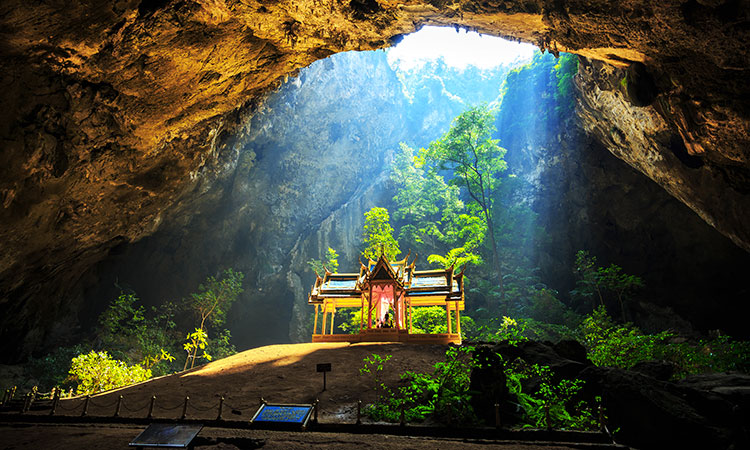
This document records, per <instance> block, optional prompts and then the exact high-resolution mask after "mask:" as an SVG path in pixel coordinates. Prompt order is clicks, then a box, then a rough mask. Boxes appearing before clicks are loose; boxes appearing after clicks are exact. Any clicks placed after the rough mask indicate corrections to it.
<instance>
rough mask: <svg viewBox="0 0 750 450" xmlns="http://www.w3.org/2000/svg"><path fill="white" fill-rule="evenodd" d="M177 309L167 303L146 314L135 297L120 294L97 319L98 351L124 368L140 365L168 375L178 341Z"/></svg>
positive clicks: (132, 294) (133, 295)
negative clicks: (124, 364) (106, 354)
mask: <svg viewBox="0 0 750 450" xmlns="http://www.w3.org/2000/svg"><path fill="white" fill-rule="evenodd" d="M176 308H177V307H176V305H174V304H173V303H171V302H166V303H164V304H162V305H161V306H160V307H159V308H151V311H150V312H149V313H147V312H146V308H145V307H144V306H143V305H140V304H139V299H138V297H137V296H136V295H135V294H134V293H125V292H123V293H121V294H120V295H119V296H118V297H117V298H116V299H115V300H114V301H113V302H112V303H110V305H109V306H108V307H107V309H106V310H105V311H104V312H103V313H102V314H101V315H100V316H99V329H98V333H97V336H98V344H99V345H98V347H99V348H102V349H106V350H107V351H108V352H109V353H110V354H111V355H112V356H113V357H114V358H115V359H118V360H121V361H124V362H125V363H127V364H134V363H140V364H141V365H143V366H146V367H148V368H149V369H152V370H154V371H155V372H156V373H158V374H160V375H161V374H164V373H167V372H168V371H169V370H170V369H171V365H170V364H169V363H171V362H172V361H173V360H174V358H173V357H172V355H171V354H170V351H171V350H173V349H174V347H175V343H176V340H177V336H176V332H175V327H176V324H175V320H174V318H175V312H176Z"/></svg>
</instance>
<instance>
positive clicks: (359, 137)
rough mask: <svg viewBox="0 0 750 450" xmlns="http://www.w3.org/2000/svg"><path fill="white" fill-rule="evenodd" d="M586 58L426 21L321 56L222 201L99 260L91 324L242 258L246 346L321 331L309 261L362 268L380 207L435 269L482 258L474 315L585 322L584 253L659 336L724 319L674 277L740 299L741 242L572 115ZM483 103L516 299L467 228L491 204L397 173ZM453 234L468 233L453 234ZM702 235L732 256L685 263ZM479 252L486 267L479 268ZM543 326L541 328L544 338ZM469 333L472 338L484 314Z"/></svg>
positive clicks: (278, 105) (243, 136) (225, 183)
mask: <svg viewBox="0 0 750 450" xmlns="http://www.w3.org/2000/svg"><path fill="white" fill-rule="evenodd" d="M450 39H453V41H452V42H451V41H450ZM467 49H472V50H475V51H468V50H467ZM472 57H473V59H470V58H472ZM578 64H579V60H578V58H577V57H576V56H574V55H570V54H565V53H561V54H559V55H552V54H550V53H543V52H539V51H538V50H536V49H534V47H532V46H530V45H528V44H518V43H514V42H507V41H503V40H501V39H499V38H494V37H491V36H482V37H480V36H479V35H478V34H476V33H472V32H467V31H466V30H463V29H458V30H456V29H453V28H437V27H424V28H423V29H422V30H421V32H419V33H415V34H413V35H408V36H406V37H404V39H403V40H402V41H401V42H400V43H399V44H398V45H397V46H395V47H393V48H392V49H389V50H386V51H370V52H344V53H338V54H336V55H333V56H330V57H328V58H325V59H322V60H319V61H317V62H315V63H313V64H311V65H310V66H309V67H307V68H305V69H303V70H301V71H300V73H299V75H298V76H297V77H291V78H289V79H288V80H286V81H285V82H284V83H283V84H282V85H281V86H280V87H279V89H278V90H277V91H276V92H274V93H273V94H272V95H270V96H269V97H268V98H267V99H266V101H265V102H264V103H263V104H262V106H261V107H260V108H259V109H258V110H257V111H255V112H254V113H253V114H252V115H251V116H250V118H249V119H248V121H247V123H245V124H244V125H243V127H242V131H241V133H238V134H237V135H234V136H232V135H227V134H226V133H223V134H222V138H221V140H220V141H219V144H218V148H220V149H223V150H222V151H223V152H226V153H228V154H232V153H236V154H237V163H236V167H235V168H234V169H233V170H232V171H231V176H230V177H228V178H226V179H225V180H222V181H221V182H220V183H217V184H216V185H214V186H212V187H210V188H207V189H206V191H205V192H204V193H203V194H202V195H203V196H204V197H205V198H210V199H212V200H211V201H201V202H199V203H197V204H198V205H199V206H198V207H197V208H196V209H194V210H193V211H191V214H190V215H189V216H185V219H184V220H183V221H181V222H179V223H178V224H177V225H172V226H166V227H163V229H160V230H159V231H157V232H156V233H154V235H153V236H149V237H147V238H145V239H143V240H141V241H139V242H136V243H133V244H129V245H126V246H124V247H125V249H123V246H118V250H117V252H116V253H113V254H111V255H110V257H109V258H107V259H106V260H105V261H104V262H102V263H100V264H99V265H97V266H96V267H95V269H94V270H92V271H91V275H90V276H91V277H93V278H95V279H98V280H100V282H99V283H98V284H97V285H93V286H90V287H89V288H88V289H87V291H86V293H85V296H86V297H87V299H88V300H87V301H89V302H90V304H91V305H92V309H91V311H92V312H91V314H90V315H89V316H88V319H87V323H86V322H85V323H84V328H88V329H94V328H95V327H96V326H97V325H96V323H97V320H98V317H99V315H100V314H101V312H102V311H104V308H106V304H104V303H102V302H101V301H99V300H100V299H102V298H110V299H112V298H116V297H117V296H118V294H119V292H120V290H122V289H123V288H126V289H129V290H132V291H133V292H136V293H138V294H139V295H140V296H141V297H142V301H143V302H145V303H146V304H147V305H149V306H159V304H161V303H162V302H163V300H164V299H166V298H179V297H185V296H188V295H190V293H191V292H194V291H195V288H196V286H198V285H199V284H200V283H201V281H202V280H204V279H205V277H206V276H208V275H209V274H213V273H214V272H215V271H216V270H217V268H226V267H234V268H235V269H237V270H239V271H241V272H243V273H244V274H245V275H246V278H245V282H244V288H245V292H243V293H242V294H241V295H240V296H239V298H238V301H237V302H236V303H235V304H234V306H233V307H232V313H231V314H230V315H229V316H228V318H227V322H226V328H227V329H228V330H230V331H231V342H232V343H233V344H234V345H236V347H237V348H239V349H244V348H251V347H256V346H260V345H266V344H273V343H280V342H290V341H291V342H304V341H308V340H309V337H310V335H311V332H312V327H313V319H312V316H313V313H312V310H311V307H309V306H308V305H307V304H306V293H307V292H308V290H309V289H310V286H311V285H312V283H313V281H314V277H315V272H314V270H311V264H310V262H313V261H319V262H325V261H326V258H327V252H328V251H329V249H332V250H334V251H335V252H336V255H337V257H336V258H335V259H337V263H338V265H339V268H340V269H341V270H343V271H351V270H356V267H358V260H359V259H360V258H361V251H362V246H363V244H362V233H363V226H364V220H365V218H364V213H366V212H368V211H370V210H371V209H372V208H374V207H383V208H385V209H387V210H388V211H389V213H390V220H391V223H392V225H393V228H394V237H395V238H396V240H397V241H399V243H400V245H401V250H402V254H401V257H403V255H404V254H406V253H407V252H409V251H411V252H412V254H419V255H420V259H421V260H420V264H421V265H422V266H423V267H430V262H429V261H428V258H432V257H433V256H434V258H432V259H433V260H434V261H435V262H433V263H432V264H433V266H434V267H436V265H437V264H439V261H440V260H441V258H442V260H443V261H445V260H450V259H451V258H453V259H454V260H455V261H456V262H457V263H458V264H459V265H468V266H469V269H468V271H469V272H468V273H469V275H467V278H468V279H469V280H470V283H475V284H474V286H475V287H474V289H473V290H472V291H471V293H470V295H469V298H468V300H467V307H468V308H469V311H468V312H467V313H466V314H465V315H464V320H466V321H467V322H468V321H472V320H473V319H474V318H476V319H477V320H478V321H480V322H481V321H482V320H499V319H501V318H502V317H503V316H507V317H510V318H513V317H523V318H528V319H531V320H534V321H537V322H540V323H543V324H551V326H552V327H554V326H561V325H563V324H564V323H566V320H569V318H570V317H573V318H574V320H580V319H575V317H581V314H584V313H585V312H586V311H590V309H591V308H592V307H593V306H595V305H596V302H595V301H594V300H595V299H592V292H582V291H581V289H580V282H581V281H583V275H582V274H581V273H579V271H577V266H576V264H577V260H576V256H577V253H578V251H588V254H587V255H588V256H587V257H588V258H589V259H588V260H584V261H589V262H591V261H594V262H595V261H596V259H594V258H598V263H596V265H594V266H593V267H595V268H599V267H601V268H603V269H606V268H608V267H611V265H616V266H618V267H621V270H622V272H623V273H626V274H632V275H635V276H638V277H640V278H641V279H643V280H644V284H645V285H646V286H648V288H647V289H644V290H643V291H640V292H639V293H638V294H636V293H635V292H634V293H633V294H632V295H633V297H632V298H628V299H626V300H625V301H624V302H623V301H621V299H620V298H618V296H616V295H614V294H613V293H610V295H611V296H610V298H608V299H605V300H600V303H606V306H607V307H608V309H609V310H610V311H611V313H612V315H613V316H615V317H616V318H617V319H618V320H624V321H634V322H636V323H637V324H638V325H639V326H641V327H643V328H644V329H645V330H646V331H648V332H656V331H659V330H661V329H662V328H663V326H664V323H666V322H668V323H669V324H670V326H671V327H673V328H676V329H679V330H689V331H690V332H692V330H694V329H695V328H694V327H697V329H703V330H707V329H710V328H714V327H716V325H715V324H716V323H717V322H718V317H716V315H714V316H713V317H711V315H710V314H702V313H700V314H695V313H694V314H693V315H692V316H690V312H691V306H689V305H692V303H691V301H690V300H689V299H690V298H694V297H698V296H700V295H703V293H705V292H706V291H707V290H709V289H710V288H709V287H707V286H706V285H701V286H699V288H698V289H696V285H690V286H688V285H685V286H682V287H681V288H678V289H675V287H674V286H675V283H676V280H679V279H681V278H682V277H683V273H684V271H686V270H687V271H693V272H691V273H695V272H698V271H699V270H705V268H706V267H708V266H710V267H713V268H714V269H713V271H712V272H711V273H712V275H714V276H716V277H717V279H721V280H725V281H726V284H725V288H724V289H725V290H726V292H727V293H728V294H729V293H732V292H736V285H737V283H736V280H735V275H736V274H735V273H734V272H733V271H729V272H724V271H722V270H721V269H719V267H722V266H719V265H716V264H713V263H714V262H715V261H717V260H719V259H721V257H722V255H725V254H726V251H727V250H726V249H727V248H729V247H731V244H729V245H728V244H727V243H726V242H725V240H724V239H722V238H720V237H716V236H714V234H712V233H711V232H710V231H709V229H707V227H705V226H703V227H702V226H701V224H700V221H699V220H696V219H695V218H694V217H691V213H690V212H689V211H687V210H686V209H684V208H682V209H681V208H680V207H679V206H677V205H676V204H675V203H676V202H675V201H674V200H673V199H671V198H670V197H669V196H668V195H666V194H664V193H663V192H662V191H661V189H660V188H659V187H658V186H655V185H654V184H653V183H652V182H651V181H650V180H647V179H645V178H644V177H642V176H639V175H637V174H635V173H633V171H632V170H631V169H629V168H628V167H627V166H626V165H624V164H622V163H621V162H619V161H618V160H617V159H615V158H614V157H612V155H611V154H609V153H608V152H607V150H606V149H604V148H603V147H602V146H601V145H600V144H598V143H597V142H596V140H595V139H593V138H592V137H591V136H589V135H588V134H587V132H585V131H584V130H583V129H582V127H581V125H580V123H579V119H578V118H577V116H576V113H575V108H576V102H577V101H578V90H579V89H580V88H579V87H578V86H577V85H576V82H575V76H576V73H577V71H578ZM623 76H624V75H623ZM480 104H486V105H488V107H489V108H490V109H491V110H492V112H493V120H492V121H491V124H490V126H491V127H493V128H495V131H493V132H492V134H491V137H492V138H493V139H497V140H499V144H498V145H499V146H500V147H502V148H503V149H504V150H503V155H502V159H503V161H504V163H505V164H507V169H505V170H503V171H501V172H498V173H497V174H496V175H495V176H496V178H497V179H498V180H500V179H501V180H502V182H501V183H499V185H500V186H501V187H500V188H498V189H497V190H496V191H495V192H494V193H493V195H494V196H495V197H494V200H493V201H494V202H497V205H501V207H498V208H496V209H495V210H494V212H493V213H492V214H493V216H492V219H493V220H494V221H495V224H496V226H495V233H496V236H494V237H495V238H496V239H498V241H499V244H498V248H499V259H500V261H501V262H500V265H501V269H502V273H501V274H499V276H500V277H501V278H502V280H503V282H504V284H505V286H503V289H507V290H508V291H511V292H512V295H510V296H506V294H505V292H500V291H499V290H498V289H497V287H496V284H497V283H496V281H493V280H496V279H497V278H498V273H497V271H495V270H493V269H492V268H491V267H490V266H491V265H492V261H493V255H492V252H491V251H490V250H489V247H488V244H487V242H486V241H489V239H488V238H487V237H486V236H484V237H483V239H482V243H480V244H477V243H476V242H475V243H471V242H469V240H468V239H466V237H467V236H471V226H470V225H472V223H473V224H474V225H475V226H480V227H481V226H486V225H482V223H481V221H480V222H479V224H477V222H476V219H477V217H478V215H477V214H472V213H471V211H469V210H468V209H464V210H460V211H459V210H457V211H453V215H454V217H453V218H449V217H446V218H443V217H440V214H442V210H445V209H446V204H445V203H440V207H437V206H436V205H432V206H431V207H430V208H431V210H430V211H427V212H424V211H422V212H421V213H420V214H423V215H424V217H421V218H420V219H416V218H415V217H414V216H413V215H412V216H409V214H408V213H407V212H406V210H408V207H405V206H404V205H403V204H401V205H399V204H398V202H397V201H396V200H395V198H396V197H398V195H399V190H400V189H401V190H408V189H409V188H410V189H412V190H414V188H415V187H414V186H413V185H412V186H406V185H404V183H400V182H399V181H398V180H395V179H394V176H393V171H392V168H393V166H394V164H395V163H396V161H397V160H398V157H399V155H403V154H404V152H405V149H404V148H403V147H400V144H402V143H403V144H404V145H405V147H406V148H407V149H410V150H411V151H412V152H413V154H414V156H417V155H418V153H419V149H421V148H429V147H430V143H431V142H434V141H436V140H438V139H439V138H441V136H442V135H443V134H445V133H446V132H447V131H448V130H449V129H450V126H451V123H452V121H453V120H454V118H456V117H458V116H459V115H460V114H461V113H462V112H464V111H465V110H466V109H467V108H469V107H471V106H473V105H480ZM413 169H414V167H411V169H410V170H413ZM439 174H440V175H441V176H442V181H441V183H444V184H446V185H449V184H451V181H452V180H453V181H455V171H451V170H443V171H442V172H440V173H439ZM454 187H456V188H457V189H458V190H459V192H460V193H459V194H458V195H457V196H456V198H455V200H456V201H459V202H462V204H463V206H464V207H465V206H466V204H468V203H470V198H469V196H468V194H467V192H466V190H465V189H463V188H462V186H461V185H460V183H457V186H454ZM462 189H463V190H462ZM425 194H428V193H427V192H425ZM425 197H429V195H425ZM431 201H434V202H437V203H439V202H445V200H435V199H434V198H433V199H432V200H431ZM420 207H422V208H423V209H424V205H422V206H420ZM430 208H428V209H430ZM659 209H663V210H670V211H673V212H674V211H678V212H675V214H681V215H682V216H684V217H685V219H684V220H686V221H688V222H690V221H692V222H690V223H691V225H690V227H689V228H688V229H687V230H686V231H684V232H679V233H677V232H675V231H674V230H670V228H671V227H670V221H671V220H672V219H671V217H669V216H667V215H665V214H659V213H658V212H657V211H658V210H659ZM644 211H645V213H644ZM430 214H431V216H430ZM467 217H468V219H467ZM472 218H473V219H474V220H475V222H471V219H472ZM420 220H421V222H420ZM461 220H463V221H464V222H461ZM446 223H450V226H449V227H446ZM430 227H432V228H431V229H432V230H433V231H431V232H426V231H425V230H427V229H428V228H430ZM440 227H443V228H444V229H441V228H440ZM451 227H453V228H451ZM451 233H452V234H453V235H462V234H463V236H461V237H460V238H455V237H453V238H446V236H447V235H449V234H451ZM696 233H697V234H699V235H701V236H706V237H705V239H708V241H709V242H712V245H715V246H716V248H717V250H716V251H715V252H713V253H711V254H707V255H706V256H705V257H704V259H703V262H702V263H700V264H697V265H691V264H687V263H675V258H674V255H676V254H682V253H681V252H685V251H687V250H686V249H687V248H690V246H691V245H692V244H691V243H690V239H689V238H688V235H692V234H696ZM451 239H452V240H451ZM472 245H473V246H474V247H473V248H469V246H472ZM451 252H453V253H452V254H451ZM472 258H474V261H482V262H481V263H479V264H473V263H472ZM737 258H741V256H737ZM643 261H647V262H646V263H644V262H643ZM709 261H710V262H711V263H709ZM592 264H593V263H592ZM175 267H179V270H175ZM699 267H700V269H699ZM146 268H148V269H146ZM176 272H177V273H179V276H177V275H176ZM106 280H109V282H108V281H106ZM112 281H116V283H114V282H112ZM636 287H637V286H636ZM636 290H637V289H634V291H636ZM691 291H692V293H691ZM644 292H645V293H646V294H643V293H644ZM686 294H689V295H686ZM628 295H630V293H629V294H628ZM730 295H731V294H730ZM649 297H650V298H657V299H658V300H657V301H653V302H652V303H647V307H643V306H642V305H641V299H642V298H649ZM675 311H676V313H675ZM702 312H705V311H702ZM424 314H425V317H424V320H425V321H426V322H425V323H430V320H432V321H433V322H434V323H433V325H434V326H439V325H435V324H436V323H438V322H439V321H437V322H435V320H434V319H435V315H436V314H438V313H437V312H436V311H428V312H425V313H424ZM566 314H567V315H566ZM355 315H356V312H353V313H351V314H339V315H338V316H336V322H335V327H336V328H337V329H339V331H342V332H343V331H345V330H346V329H347V327H349V329H351V326H352V325H351V324H350V323H348V322H351V321H352V319H353V317H354V316H355ZM472 315H473V316H474V317H472ZM682 315H687V316H689V319H690V320H686V319H683V318H682ZM467 317H468V318H467ZM433 325H429V326H433ZM427 326H428V325H425V327H427ZM499 326H500V325H498V327H499ZM479 327H480V326H477V328H479ZM545 327H547V325H542V326H540V327H539V329H540V330H542V331H541V332H542V333H547V332H548V331H547V330H549V327H547V328H545ZM496 328H497V327H496ZM739 329H741V328H740V327H734V328H732V330H734V331H736V330H739ZM464 330H465V331H466V332H469V333H470V332H472V327H471V325H469V326H466V327H464ZM733 334H737V333H736V332H735V333H733ZM552 337H554V338H557V337H559V336H557V335H552ZM227 342H229V341H227Z"/></svg>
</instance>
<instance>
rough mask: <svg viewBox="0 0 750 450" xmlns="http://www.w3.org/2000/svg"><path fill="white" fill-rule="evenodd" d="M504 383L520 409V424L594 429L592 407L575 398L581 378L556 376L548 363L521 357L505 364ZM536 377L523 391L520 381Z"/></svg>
mask: <svg viewBox="0 0 750 450" xmlns="http://www.w3.org/2000/svg"><path fill="white" fill-rule="evenodd" d="M504 372H505V377H506V386H507V387H508V391H509V392H510V393H511V394H513V395H514V396H515V397H516V399H517V400H518V404H519V405H520V406H521V408H522V409H523V411H524V421H525V425H524V426H534V427H544V428H547V427H550V428H562V429H574V430H594V429H596V428H597V426H598V424H597V422H596V419H595V414H594V408H593V407H591V406H590V405H588V404H586V402H584V401H578V402H575V401H574V399H575V397H576V396H577V395H578V394H579V392H580V391H581V389H582V388H583V385H584V381H583V380H579V379H575V380H569V379H560V380H559V381H555V374H554V372H553V371H552V370H551V369H550V368H549V366H540V365H538V364H527V363H526V362H525V361H523V360H521V359H517V360H515V361H513V362H512V363H509V364H506V365H505V369H504ZM527 378H534V379H536V380H537V382H538V383H537V385H536V386H537V387H536V389H535V390H534V391H533V392H528V393H527V392H524V391H523V388H522V385H523V384H522V381H523V380H525V379H527Z"/></svg>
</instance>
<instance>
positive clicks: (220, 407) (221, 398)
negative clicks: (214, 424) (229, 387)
mask: <svg viewBox="0 0 750 450" xmlns="http://www.w3.org/2000/svg"><path fill="white" fill-rule="evenodd" d="M222 409H224V396H223V395H222V396H220V397H219V415H218V416H216V420H222V419H221V412H222Z"/></svg>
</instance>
